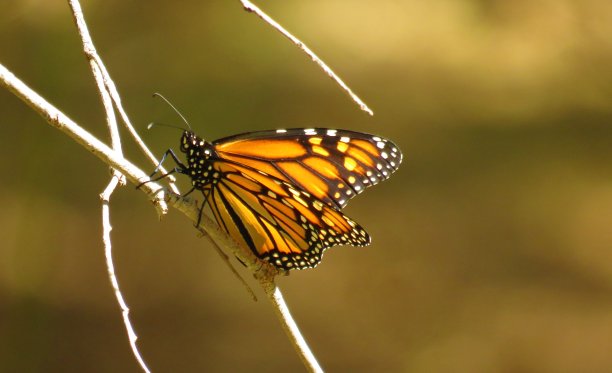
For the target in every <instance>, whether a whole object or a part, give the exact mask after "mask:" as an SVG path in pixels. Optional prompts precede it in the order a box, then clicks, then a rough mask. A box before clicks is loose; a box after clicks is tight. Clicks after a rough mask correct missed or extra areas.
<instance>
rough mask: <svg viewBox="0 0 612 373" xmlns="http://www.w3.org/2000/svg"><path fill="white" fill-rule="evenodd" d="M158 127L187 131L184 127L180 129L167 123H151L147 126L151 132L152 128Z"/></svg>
mask: <svg viewBox="0 0 612 373" xmlns="http://www.w3.org/2000/svg"><path fill="white" fill-rule="evenodd" d="M155 126H158V127H169V128H176V129H177V130H181V131H185V129H184V128H183V127H179V126H174V125H172V124H166V123H158V122H151V123H149V124H148V125H147V129H148V130H150V129H151V128H153V127H155Z"/></svg>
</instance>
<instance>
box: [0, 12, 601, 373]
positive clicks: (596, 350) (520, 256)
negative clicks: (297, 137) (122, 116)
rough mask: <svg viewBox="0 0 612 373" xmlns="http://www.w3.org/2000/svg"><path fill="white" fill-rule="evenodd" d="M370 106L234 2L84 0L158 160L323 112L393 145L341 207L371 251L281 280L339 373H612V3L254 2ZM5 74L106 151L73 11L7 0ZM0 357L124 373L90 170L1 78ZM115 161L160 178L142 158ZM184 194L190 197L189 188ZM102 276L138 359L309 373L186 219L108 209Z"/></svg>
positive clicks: (147, 208) (133, 201) (8, 362)
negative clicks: (123, 303)
mask: <svg viewBox="0 0 612 373" xmlns="http://www.w3.org/2000/svg"><path fill="white" fill-rule="evenodd" d="M257 4H258V5H259V6H260V7H262V8H263V9H264V10H265V11H267V12H268V13H269V14H270V15H271V16H273V17H275V18H276V20H278V21H279V22H280V23H281V24H283V25H284V26H285V27H287V28H288V29H289V30H290V31H292V32H294V33H295V34H296V35H297V36H298V37H300V38H301V39H302V40H303V41H304V42H305V43H307V44H308V45H309V46H310V47H311V48H312V49H313V50H314V51H315V52H317V53H318V54H319V55H320V56H321V57H322V58H323V59H324V60H325V61H326V62H327V63H329V64H330V65H331V66H332V68H334V69H335V70H336V71H337V72H338V74H339V75H340V76H341V77H343V78H344V79H345V80H346V81H347V82H348V83H349V85H350V86H351V87H352V88H353V89H354V90H355V91H356V92H357V93H358V94H359V95H360V96H361V97H362V98H363V99H364V100H365V101H366V102H367V103H368V104H369V105H370V106H371V107H372V108H373V109H374V111H375V113H376V115H375V116H374V117H369V116H368V115H366V114H364V113H363V112H360V111H359V110H358V109H357V107H356V106H355V105H354V104H353V103H352V102H351V101H350V100H349V99H348V98H347V97H346V96H345V94H344V93H342V92H341V91H340V90H339V89H338V88H337V87H336V86H335V85H334V84H333V83H332V82H331V81H330V80H329V79H328V78H327V77H326V76H325V75H323V74H322V73H321V71H320V70H319V69H318V68H317V67H316V66H315V65H314V64H313V63H312V62H310V61H309V60H308V58H307V57H305V55H303V53H301V52H300V51H299V50H298V49H297V48H296V47H295V46H293V45H291V44H290V43H289V42H288V41H287V40H285V39H284V38H282V37H281V36H280V34H278V33H276V32H275V31H273V30H272V29H271V28H269V27H268V26H267V25H265V24H264V23H263V22H261V20H259V19H258V18H257V17H255V16H254V15H250V14H248V13H246V12H244V11H243V10H242V8H241V6H240V3H239V2H238V1H184V2H180V3H177V2H167V1H118V0H110V1H109V0H106V1H100V0H97V1H84V3H83V7H84V11H85V16H86V19H87V21H88V24H89V27H90V31H91V33H92V36H93V38H94V41H95V43H96V46H97V48H98V51H99V52H100V54H101V56H102V58H103V59H104V61H105V63H106V65H107V67H108V69H109V71H110V73H111V75H112V77H113V78H114V79H115V82H116V83H117V85H118V88H119V90H120V92H121V94H122V97H123V102H124V105H125V107H126V109H127V110H128V112H129V114H130V116H131V119H132V120H133V122H134V123H135V124H136V125H137V126H138V128H139V129H140V130H141V134H142V135H143V136H144V138H145V140H146V141H147V143H148V144H149V145H150V147H151V149H152V150H153V151H154V152H155V153H156V154H158V155H160V154H161V153H162V152H163V151H164V150H166V149H167V148H168V147H174V148H177V145H178V139H179V135H180V134H179V133H178V132H176V131H173V130H168V129H163V128H159V129H156V130H153V131H145V130H144V128H145V126H146V124H147V123H149V122H151V121H157V122H164V123H175V124H179V125H180V121H179V119H178V118H177V117H176V115H175V114H174V113H172V112H171V111H170V110H169V109H168V107H167V106H165V105H164V104H163V103H161V102H160V101H159V100H154V99H152V98H151V94H152V93H153V92H162V93H163V94H165V95H166V96H167V97H168V98H169V99H170V100H172V101H173V102H174V103H175V104H176V106H178V107H179V108H180V110H181V111H182V112H183V114H184V115H185V116H186V117H187V118H188V119H189V120H190V122H191V124H192V126H193V127H194V129H195V130H196V132H198V133H199V134H200V135H202V136H204V137H206V138H208V139H215V138H219V137H222V136H227V135H230V134H234V133H238V132H242V131H250V130H262V129H270V128H279V127H294V126H296V127H302V126H328V127H335V128H346V129H352V130H359V131H365V132H370V133H376V134H380V135H383V136H386V137H389V138H391V139H393V140H394V141H395V142H396V143H397V144H398V145H399V146H400V148H401V149H402V150H403V152H404V163H403V164H402V167H400V169H399V171H398V172H397V173H396V174H395V175H394V176H393V177H392V178H391V179H390V180H388V181H387V182H384V183H382V184H380V185H378V186H376V187H375V188H372V189H369V190H368V191H367V192H366V193H365V194H364V195H361V196H360V197H358V198H356V199H355V200H353V201H352V202H351V203H350V204H349V206H348V207H347V208H346V212H347V214H349V215H350V216H351V217H353V218H354V219H355V220H357V221H358V222H359V223H361V224H362V225H363V226H364V227H366V228H367V229H368V231H369V233H370V234H371V235H372V237H373V243H372V245H371V246H370V247H368V248H351V247H340V248H334V249H332V250H330V251H329V252H328V253H327V255H326V256H325V259H324V260H323V263H322V264H321V265H320V266H319V267H318V268H316V269H315V270H307V271H301V272H294V273H292V274H291V276H289V277H285V278H282V279H280V280H279V282H280V285H281V287H282V289H283V290H284V293H285V297H286V299H287V301H288V302H289V305H290V307H291V310H292V311H293V313H294V316H295V318H296V320H297V322H298V324H299V325H300V327H301V329H302V330H303V332H304V335H305V337H306V339H307V340H308V341H309V342H310V344H311V347H312V348H313V350H314V353H315V354H316V355H317V356H318V358H319V361H320V363H321V364H322V366H323V367H324V368H326V369H327V370H329V371H330V372H334V371H335V372H337V371H355V372H356V371H366V372H367V371H396V372H585V371H588V372H610V371H612V354H611V353H610V347H611V346H612V229H611V228H612V227H611V225H612V167H611V166H612V127H611V125H610V124H611V122H612V2H610V1H609V0H537V1H531V0H514V1H501V0H497V1H495V0H489V1H486V0H460V1H458V0H435V1H417V0H413V1H410V0H404V1H392V0H383V1H378V2H372V1H355V0H352V1H349V0H345V1H339V0H338V1H329V0H328V1H321V0H319V1H286V0H285V1H280V0H277V1H263V0H262V1H259V2H257ZM2 7H3V10H2V13H1V14H0V62H1V63H3V64H4V65H5V66H7V67H8V68H9V69H10V70H12V71H13V72H14V73H15V74H16V75H17V76H18V77H20V78H21V79H23V80H24V81H25V82H26V83H28V84H29V85H30V86H31V87H32V88H34V89H35V90H36V91H38V92H39V93H41V94H42V95H43V96H44V97H46V98H47V99H48V100H49V101H51V102H52V103H53V104H55V105H57V107H58V108H60V109H61V110H63V111H64V112H65V113H66V114H67V115H69V116H70V117H71V118H73V119H74V120H76V121H77V122H78V123H80V124H81V125H83V126H84V127H85V128H87V129H88V130H89V131H91V132H93V133H94V134H95V135H97V136H99V137H100V138H102V139H104V140H105V141H108V136H107V131H106V129H105V127H104V119H103V111H102V108H101V104H100V102H99V99H98V97H97V94H96V92H95V85H94V82H93V79H92V78H91V75H90V73H89V70H88V69H89V67H88V64H87V63H86V61H85V58H84V57H83V54H82V52H81V46H80V42H79V38H78V36H77V34H76V32H75V27H74V25H73V21H72V17H71V15H70V12H69V9H68V5H67V4H66V2H64V1H43V0H28V1H21V0H20V1H12V0H9V1H8V2H7V1H6V0H5V1H4V3H3V4H2ZM0 114H1V118H2V125H1V126H0V165H1V168H0V169H1V170H2V176H1V178H2V182H1V183H0V371H12V372H18V371H19V372H26V371H28V372H110V371H114V372H135V371H138V367H137V365H136V363H135V362H134V359H133V358H132V356H131V351H130V348H129V345H128V342H127V337H126V335H125V332H124V329H123V324H122V320H121V315H120V312H119V310H118V307H117V304H116V302H115V299H114V296H113V293H112V291H111V287H110V284H109V280H108V278H107V275H106V269H105V264H104V256H103V248H102V245H101V239H100V234H101V228H100V220H101V207H100V201H99V199H98V194H99V193H100V192H101V191H102V190H103V188H104V187H105V185H106V183H107V182H108V180H109V173H108V169H107V167H106V166H105V165H104V164H102V163H101V162H100V161H99V160H98V159H97V158H95V157H93V156H92V155H91V154H89V152H87V151H86V150H84V149H82V148H81V147H80V146H78V145H76V144H75V143H74V142H73V141H72V140H70V139H68V138H67V137H66V136H65V135H64V134H62V133H60V132H59V131H57V130H54V129H52V128H51V127H49V126H48V125H47V124H46V122H44V120H43V119H42V118H40V117H39V116H38V115H36V114H34V113H33V112H32V111H31V110H30V109H28V107H26V106H25V105H24V104H23V103H22V102H20V101H19V100H18V99H17V98H15V97H14V96H13V95H12V94H10V93H8V92H7V91H6V90H4V89H1V90H0ZM124 145H125V151H126V153H127V156H128V157H129V158H130V159H132V160H133V161H134V162H136V163H137V164H139V165H141V166H142V167H143V168H144V169H146V170H152V168H153V165H151V164H148V163H147V162H146V161H145V160H144V158H143V157H142V156H141V155H140V154H139V153H138V151H137V150H136V148H135V146H134V145H133V144H132V143H131V142H130V141H128V140H127V137H126V140H125V141H124ZM183 185H185V183H184V181H183ZM112 222H113V228H114V230H113V232H112V233H113V239H114V255H115V264H116V267H117V268H116V269H117V274H118V277H119V280H120V282H121V285H122V286H123V290H124V296H125V298H126V300H127V302H128V303H129V305H130V307H131V311H132V312H131V316H132V320H133V322H134V324H135V328H136V331H137V333H138V335H139V337H140V340H139V343H140V348H141V351H142V353H143V354H144V357H145V359H146V360H147V361H148V363H149V366H150V367H151V368H152V369H153V370H154V371H155V372H196V371H211V372H215V371H219V372H224V371H247V370H248V371H256V372H284V371H300V370H302V369H303V368H302V366H301V363H300V361H299V359H298V357H297V356H296V354H295V353H294V352H293V349H292V347H291V346H290V345H289V344H288V343H287V340H286V338H285V335H284V334H283V331H282V330H281V328H280V326H279V324H278V322H277V320H276V318H275V316H274V314H273V311H272V309H271V307H270V305H269V304H268V303H267V301H266V300H265V299H264V298H263V294H262V293H261V291H260V290H259V289H257V285H256V283H254V282H253V281H252V280H251V279H250V277H249V274H248V273H247V272H246V271H245V270H244V269H243V268H242V267H241V266H240V265H239V264H238V265H237V267H238V270H239V271H240V272H241V273H242V274H243V275H244V276H245V277H246V278H247V280H248V281H249V282H250V283H251V284H252V285H253V286H254V288H255V290H256V292H257V294H259V296H260V298H261V300H260V301H259V302H257V303H254V302H252V301H251V299H250V298H249V296H248V294H247V293H246V292H245V290H244V289H243V287H242V286H241V285H240V283H239V282H238V281H237V280H236V279H235V278H234V277H233V275H232V274H231V273H230V271H229V270H228V269H227V267H226V266H225V265H224V264H223V263H222V261H221V260H220V259H219V257H218V255H217V254H216V253H215V252H214V250H213V249H212V248H211V247H210V245H209V244H208V243H207V241H206V240H204V239H201V238H198V237H197V236H196V231H195V230H194V229H193V227H192V225H191V223H190V222H189V221H188V220H186V218H185V217H184V216H182V215H181V214H179V213H177V212H175V211H171V213H170V214H169V215H168V216H167V217H166V218H164V219H163V220H162V221H161V222H160V221H158V218H157V215H156V212H155V210H154V209H153V208H152V206H151V205H150V203H149V202H148V201H147V200H146V199H145V198H144V196H143V194H142V193H140V192H139V191H136V190H135V189H134V187H133V186H131V185H130V186H128V187H125V188H123V189H121V190H119V191H118V192H116V193H115V195H114V197H113V200H112Z"/></svg>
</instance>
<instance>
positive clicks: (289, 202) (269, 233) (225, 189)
mask: <svg viewBox="0 0 612 373" xmlns="http://www.w3.org/2000/svg"><path fill="white" fill-rule="evenodd" d="M180 149H181V151H182V152H183V153H185V154H186V157H187V164H186V165H185V164H183V163H182V162H181V161H180V160H179V158H178V157H177V156H176V155H175V154H174V152H173V151H172V149H168V150H167V151H166V153H165V154H164V157H163V158H162V162H163V160H164V159H165V158H166V157H167V155H168V154H169V155H171V156H172V158H173V159H174V161H175V162H176V164H177V167H176V168H175V169H174V170H172V171H171V173H172V172H179V173H182V174H185V175H188V176H189V177H190V178H191V183H192V186H193V188H192V189H191V190H190V191H189V193H191V192H192V191H194V190H199V191H201V192H202V194H203V196H204V201H203V204H202V209H203V208H204V206H208V208H209V209H210V210H211V211H212V215H213V217H214V218H215V220H216V221H217V223H218V225H219V227H221V229H222V230H224V231H225V232H226V233H227V234H228V235H230V236H231V237H232V238H233V239H234V240H235V241H236V242H238V243H239V244H240V245H241V246H242V247H244V248H247V249H250V250H251V251H252V252H253V253H254V254H255V255H256V256H257V257H258V258H260V259H262V260H265V261H268V262H270V263H271V264H273V265H274V266H276V267H277V268H280V269H283V270H292V269H305V268H311V267H315V266H316V265H317V264H319V263H320V262H321V258H322V255H323V252H324V251H325V250H326V249H328V248H329V247H331V246H335V245H352V246H365V245H368V244H369V243H370V236H369V235H368V233H367V232H366V231H365V230H364V229H363V228H362V227H361V226H360V225H358V224H357V223H355V222H354V221H353V220H352V219H350V218H349V217H347V216H346V215H344V214H343V213H342V212H341V211H340V209H341V208H343V207H344V206H346V204H347V203H348V201H349V200H350V199H351V198H353V197H354V196H355V195H357V194H359V193H361V192H362V191H363V190H364V189H365V188H367V187H369V186H371V185H374V184H377V183H378V182H379V181H381V180H384V179H387V178H388V177H389V176H390V175H391V173H392V172H394V171H395V170H396V169H397V168H398V167H399V164H400V162H401V161H402V154H401V152H400V150H399V149H398V147H397V146H396V145H395V144H394V143H392V142H391V141H389V140H387V139H384V138H382V137H378V136H373V135H369V134H365V133H361V132H353V131H347V130H335V129H326V128H308V129H300V128H295V129H286V130H285V129H279V130H269V131H260V132H249V133H244V134H239V135H235V136H230V137H225V138H222V139H219V140H216V141H213V142H208V141H206V140H204V139H202V138H201V137H199V136H197V135H196V134H195V133H194V132H192V131H191V130H185V131H184V132H183V135H182V137H181V148H180ZM160 164H161V163H160ZM201 212H202V210H201Z"/></svg>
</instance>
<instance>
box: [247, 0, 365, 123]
mask: <svg viewBox="0 0 612 373" xmlns="http://www.w3.org/2000/svg"><path fill="white" fill-rule="evenodd" d="M240 2H241V3H242V6H243V7H244V9H245V10H246V11H247V12H249V13H255V14H256V15H257V16H258V17H259V18H261V19H262V20H263V21H264V22H266V23H267V24H269V25H270V26H272V27H273V28H274V29H275V30H276V31H278V32H280V33H281V34H282V35H283V36H284V37H286V38H287V39H289V40H291V42H292V43H293V44H295V45H296V46H297V47H298V48H300V49H301V50H302V51H303V52H304V53H306V54H307V55H308V57H310V59H311V60H312V61H314V62H315V63H316V64H317V65H319V67H320V68H321V69H322V70H323V71H324V72H325V74H327V76H329V77H330V78H331V79H332V80H333V81H335V82H336V84H338V85H339V86H340V88H341V89H342V90H343V91H344V92H346V93H347V94H348V95H349V96H350V97H351V99H352V100H353V101H355V103H356V104H357V105H359V108H360V109H361V110H363V111H365V112H366V113H368V114H370V115H374V112H373V111H372V110H371V109H370V108H369V107H368V105H366V104H365V103H364V102H363V101H362V100H361V99H360V98H359V97H358V96H357V95H356V94H355V93H353V91H352V90H351V89H350V88H349V86H348V85H346V83H344V81H342V79H340V77H339V76H338V75H336V73H335V72H334V71H333V70H332V69H331V68H330V67H329V66H327V64H325V62H323V60H321V59H320V58H319V57H318V56H317V55H316V54H315V53H314V52H313V51H312V50H311V49H310V48H308V47H307V46H306V44H304V43H303V42H302V41H300V39H298V38H296V37H295V36H293V35H292V34H291V33H290V32H289V31H287V30H285V28H283V26H281V25H280V24H278V22H276V21H275V20H273V19H272V18H271V17H270V16H268V15H267V14H266V13H264V12H263V11H262V10H261V9H259V8H258V7H257V6H255V5H254V4H253V3H251V2H250V1H248V0H240Z"/></svg>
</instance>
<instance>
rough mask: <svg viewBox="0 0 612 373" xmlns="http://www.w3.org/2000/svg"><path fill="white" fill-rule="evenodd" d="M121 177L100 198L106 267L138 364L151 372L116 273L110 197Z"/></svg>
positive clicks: (147, 371) (111, 183)
mask: <svg viewBox="0 0 612 373" xmlns="http://www.w3.org/2000/svg"><path fill="white" fill-rule="evenodd" d="M119 180H120V178H118V177H113V178H112V179H111V181H110V183H109V184H108V186H107V187H106V189H105V190H104V192H102V194H100V199H101V200H102V242H103V243H104V256H105V257H106V269H107V271H108V276H109V278H110V280H111V284H112V287H113V290H114V292H115V297H116V298H117V303H118V304H119V307H120V308H121V314H122V315H123V323H124V324H125V329H126V331H127V335H128V339H129V341H130V346H131V347H132V353H133V354H134V357H135V358H136V361H138V364H139V365H140V367H141V368H142V370H143V371H145V372H146V373H150V370H149V368H148V367H147V364H146V363H145V361H144V359H143V358H142V356H141V354H140V352H139V351H138V346H137V345H136V341H137V340H138V336H137V335H136V332H134V328H133V327H132V323H131V322H130V309H129V307H128V305H127V303H126V302H125V300H124V299H123V295H122V294H121V290H120V289H119V281H118V280H117V276H116V275H115V266H114V264H113V252H112V244H111V235H110V232H111V230H112V227H111V223H110V206H109V203H110V197H111V195H112V193H113V191H114V190H115V188H116V187H117V184H119Z"/></svg>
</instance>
